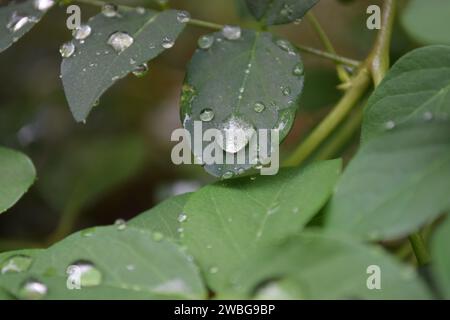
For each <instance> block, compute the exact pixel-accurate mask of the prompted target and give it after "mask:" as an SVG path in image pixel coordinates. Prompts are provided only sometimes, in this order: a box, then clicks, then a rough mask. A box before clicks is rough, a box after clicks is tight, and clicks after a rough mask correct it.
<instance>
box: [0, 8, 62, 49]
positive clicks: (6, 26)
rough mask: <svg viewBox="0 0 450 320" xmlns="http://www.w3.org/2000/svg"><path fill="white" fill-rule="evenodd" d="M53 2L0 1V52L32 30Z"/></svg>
mask: <svg viewBox="0 0 450 320" xmlns="http://www.w3.org/2000/svg"><path fill="white" fill-rule="evenodd" d="M6 2H8V1H6ZM53 3H54V1H50V0H41V1H39V0H25V1H17V0H16V1H14V0H13V1H9V3H8V4H7V5H6V4H5V5H3V2H2V3H0V52H2V51H3V50H6V49H7V48H8V47H10V46H11V45H12V44H13V43H14V42H16V41H17V40H19V39H20V38H21V37H22V36H23V35H24V34H25V33H27V32H28V31H30V29H31V28H32V27H33V26H34V25H35V24H36V23H37V22H39V20H40V19H41V18H42V16H43V15H44V14H45V12H46V11H47V10H48V9H50V7H51V6H52V5H53Z"/></svg>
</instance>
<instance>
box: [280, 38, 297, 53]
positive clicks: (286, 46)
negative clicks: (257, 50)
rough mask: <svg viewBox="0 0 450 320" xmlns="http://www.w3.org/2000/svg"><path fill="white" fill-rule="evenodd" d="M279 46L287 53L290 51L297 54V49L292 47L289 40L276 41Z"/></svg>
mask: <svg viewBox="0 0 450 320" xmlns="http://www.w3.org/2000/svg"><path fill="white" fill-rule="evenodd" d="M276 44H277V46H278V47H279V48H280V49H281V50H283V51H286V52H287V53H289V54H290V55H295V51H294V49H293V48H292V46H291V44H290V43H289V41H287V40H284V39H278V40H277V41H276Z"/></svg>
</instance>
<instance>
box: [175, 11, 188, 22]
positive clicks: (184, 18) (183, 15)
mask: <svg viewBox="0 0 450 320" xmlns="http://www.w3.org/2000/svg"><path fill="white" fill-rule="evenodd" d="M189 20H191V15H190V14H189V12H187V11H180V12H178V13H177V21H178V22H180V23H188V22H189Z"/></svg>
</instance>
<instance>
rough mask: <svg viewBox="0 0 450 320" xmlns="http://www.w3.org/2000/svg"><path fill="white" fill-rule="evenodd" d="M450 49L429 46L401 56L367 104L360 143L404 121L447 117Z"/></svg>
mask: <svg viewBox="0 0 450 320" xmlns="http://www.w3.org/2000/svg"><path fill="white" fill-rule="evenodd" d="M449 93H450V47H449V46H430V47H425V48H420V49H417V50H414V51H412V52H410V53H408V54H407V55H405V56H404V57H402V58H401V59H400V60H399V61H398V62H397V63H396V64H395V65H394V66H393V67H392V69H391V70H390V71H389V72H388V74H387V76H386V78H385V79H384V80H383V82H382V83H381V85H380V86H379V87H378V88H377V89H376V90H375V92H374V93H373V94H372V96H371V97H370V99H369V101H368V105H367V108H366V110H365V112H364V122H363V128H362V140H363V142H365V141H367V140H369V139H371V138H372V137H375V136H378V135H380V134H382V133H383V132H385V131H387V130H388V129H389V128H392V127H393V126H396V125H400V124H402V123H406V122H411V121H413V122H416V121H424V120H429V119H431V118H444V119H447V118H448V117H449V116H450V94H449Z"/></svg>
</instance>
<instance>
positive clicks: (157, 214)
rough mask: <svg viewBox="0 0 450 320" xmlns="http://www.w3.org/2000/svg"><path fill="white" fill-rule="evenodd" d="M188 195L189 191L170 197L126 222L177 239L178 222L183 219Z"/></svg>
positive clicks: (178, 233)
mask: <svg viewBox="0 0 450 320" xmlns="http://www.w3.org/2000/svg"><path fill="white" fill-rule="evenodd" d="M190 196H191V194H190V193H186V194H182V195H179V196H175V197H171V198H169V199H167V200H165V201H163V202H161V203H160V204H158V205H157V206H156V207H154V208H152V209H150V210H148V211H146V212H144V213H141V214H140V215H138V216H137V217H136V218H134V219H132V220H130V221H129V222H128V224H129V225H130V226H133V227H137V228H142V229H146V230H150V231H151V232H153V233H155V234H160V235H161V236H163V237H167V238H170V239H178V237H179V235H180V232H179V228H180V223H181V222H182V221H183V219H184V211H183V209H184V205H185V204H186V202H187V200H188V199H189V197H190ZM180 221H181V222H180Z"/></svg>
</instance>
